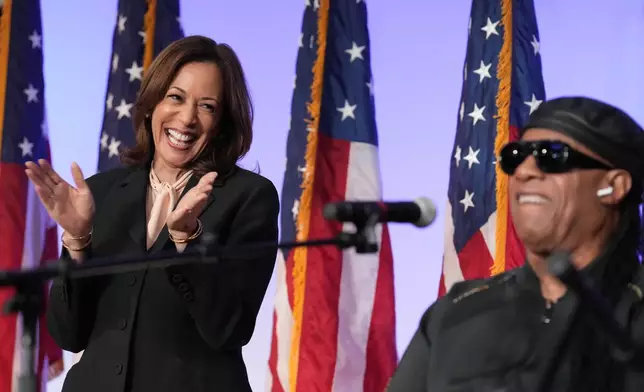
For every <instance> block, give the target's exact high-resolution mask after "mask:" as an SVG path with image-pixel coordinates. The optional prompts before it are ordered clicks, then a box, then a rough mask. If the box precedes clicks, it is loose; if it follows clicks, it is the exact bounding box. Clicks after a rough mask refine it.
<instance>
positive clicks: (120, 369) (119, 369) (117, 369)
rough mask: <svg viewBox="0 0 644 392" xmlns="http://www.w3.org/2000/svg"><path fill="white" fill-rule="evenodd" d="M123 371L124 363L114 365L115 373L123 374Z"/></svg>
mask: <svg viewBox="0 0 644 392" xmlns="http://www.w3.org/2000/svg"><path fill="white" fill-rule="evenodd" d="M121 373H123V365H121V364H120V363H118V364H116V365H115V366H114V374H121Z"/></svg>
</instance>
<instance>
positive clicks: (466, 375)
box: [388, 97, 644, 392]
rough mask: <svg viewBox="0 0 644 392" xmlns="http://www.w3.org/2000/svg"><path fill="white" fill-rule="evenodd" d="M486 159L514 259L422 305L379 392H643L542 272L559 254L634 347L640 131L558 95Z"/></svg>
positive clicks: (572, 297) (586, 102) (639, 373)
mask: <svg viewBox="0 0 644 392" xmlns="http://www.w3.org/2000/svg"><path fill="white" fill-rule="evenodd" d="M497 164H499V165H500V167H501V169H502V171H503V172H505V173H506V174H507V175H508V176H509V200H510V209H511V215H512V221H513V223H514V227H515V229H516V232H517V234H518V236H519V238H520V239H521V241H522V243H523V245H524V247H525V250H526V258H527V260H526V264H525V265H524V266H523V267H520V268H517V269H515V270H512V271H509V272H505V273H503V274H500V275H498V276H495V277H492V278H489V279H482V280H477V281H466V282H460V283H457V284H455V285H454V286H453V287H452V288H451V289H450V291H449V292H448V293H447V294H446V295H445V296H444V297H442V298H441V299H439V300H438V301H436V302H435V303H434V304H433V305H432V306H430V308H429V309H428V310H427V312H426V313H425V314H424V315H423V317H422V319H421V322H420V326H419V328H418V331H417V332H416V334H415V335H414V337H413V338H412V341H411V342H410V344H409V347H408V348H407V350H406V352H405V354H404V355H403V358H402V360H401V363H400V364H399V367H398V369H397V371H396V374H395V375H394V377H393V378H392V380H391V383H390V385H389V388H388V391H389V392H430V391H431V392H448V391H449V392H464V391H499V392H501V391H507V392H511V391H512V392H515V391H516V392H519V391H549V392H559V391H579V392H589V391H610V392H631V391H632V392H635V391H644V365H642V363H641V362H640V363H638V362H637V361H628V362H624V361H620V359H619V358H618V356H617V355H615V353H616V351H615V349H614V347H613V346H611V345H610V343H609V341H608V339H607V337H606V336H607V335H606V334H605V333H603V331H602V329H601V328H600V327H599V325H598V323H596V322H595V321H596V320H595V319H594V318H593V314H594V313H593V312H591V311H589V309H588V304H587V303H582V302H581V300H580V298H579V297H578V296H577V294H576V293H575V292H573V291H572V290H568V289H567V286H566V285H564V284H563V283H562V282H561V281H560V280H558V279H557V278H556V277H555V276H554V275H552V274H550V272H549V269H548V266H547V260H548V258H549V257H550V256H551V255H553V254H557V253H558V252H567V254H568V255H569V261H570V263H571V264H572V265H573V266H574V267H575V268H576V269H577V270H578V271H579V273H580V274H583V276H585V277H587V278H588V279H589V280H590V281H591V282H592V284H593V286H594V287H595V288H596V289H597V291H598V292H601V293H602V295H603V296H604V297H605V299H606V300H607V301H608V302H609V303H610V304H611V306H612V309H614V313H615V315H616V317H617V319H618V320H620V321H621V322H623V323H624V324H626V325H628V329H629V331H630V332H631V333H632V335H633V338H634V340H635V341H636V342H639V343H640V344H642V346H643V347H644V312H643V310H644V302H642V291H644V279H643V278H642V277H644V274H642V275H641V276H638V272H639V270H640V261H639V260H640V259H639V256H640V254H641V252H640V251H641V236H642V230H641V222H640V205H641V203H642V186H643V180H644V130H642V128H641V127H640V126H639V125H638V124H637V123H636V122H635V121H634V120H633V119H631V118H630V117H629V116H628V115H627V114H625V113H624V112H622V111H621V110H619V109H617V108H615V107H613V106H610V105H608V104H606V103H603V102H599V101H596V100H593V99H589V98H583V97H566V98H559V99H555V100H551V101H548V102H545V103H543V104H542V105H541V106H540V107H539V109H537V110H536V111H535V112H534V113H533V115H532V116H531V117H530V119H529V122H528V124H527V125H526V126H525V127H524V128H523V129H522V130H521V135H520V140H519V141H517V142H512V143H509V144H507V145H506V146H504V147H503V149H502V150H501V152H500V156H499V157H497ZM638 278H639V281H638Z"/></svg>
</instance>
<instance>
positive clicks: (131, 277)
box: [127, 275, 136, 286]
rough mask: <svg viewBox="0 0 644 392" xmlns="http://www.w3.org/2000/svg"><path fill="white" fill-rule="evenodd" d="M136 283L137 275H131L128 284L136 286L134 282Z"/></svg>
mask: <svg viewBox="0 0 644 392" xmlns="http://www.w3.org/2000/svg"><path fill="white" fill-rule="evenodd" d="M135 283H136V276H134V275H131V276H130V277H129V278H128V279H127V285H128V286H134V284H135Z"/></svg>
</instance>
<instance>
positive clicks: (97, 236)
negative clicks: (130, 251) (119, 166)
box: [93, 168, 148, 251]
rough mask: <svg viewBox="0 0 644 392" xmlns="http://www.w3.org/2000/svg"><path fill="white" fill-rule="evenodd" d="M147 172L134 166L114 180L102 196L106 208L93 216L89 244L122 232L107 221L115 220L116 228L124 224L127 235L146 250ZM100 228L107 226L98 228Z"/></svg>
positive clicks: (109, 238) (119, 235) (96, 245)
mask: <svg viewBox="0 0 644 392" xmlns="http://www.w3.org/2000/svg"><path fill="white" fill-rule="evenodd" d="M147 186H148V171H147V170H145V169H144V168H140V169H135V170H134V171H132V172H131V173H130V174H128V175H127V176H126V177H125V178H124V179H123V180H121V181H120V182H117V183H116V184H115V185H114V187H113V188H112V190H111V191H110V193H109V194H108V195H107V196H105V200H106V201H107V203H106V204H107V207H106V208H103V209H102V211H101V213H100V214H99V215H97V216H96V218H95V224H94V226H95V227H94V235H93V237H94V238H93V243H94V246H95V247H99V246H100V245H101V244H102V243H106V242H108V241H110V240H113V239H114V238H115V237H120V238H122V237H121V236H122V235H123V234H124V233H122V232H114V231H113V230H114V229H115V226H114V225H110V224H106V223H107V222H119V223H120V224H118V225H117V226H116V229H117V230H121V229H122V228H123V227H127V236H128V237H130V239H131V240H132V241H133V242H134V243H135V244H136V245H137V248H139V249H141V250H142V251H145V250H146V237H145V235H146V220H147V219H146V218H147V217H146V209H145V201H146V196H147ZM102 227H105V228H107V229H106V230H101V228H102Z"/></svg>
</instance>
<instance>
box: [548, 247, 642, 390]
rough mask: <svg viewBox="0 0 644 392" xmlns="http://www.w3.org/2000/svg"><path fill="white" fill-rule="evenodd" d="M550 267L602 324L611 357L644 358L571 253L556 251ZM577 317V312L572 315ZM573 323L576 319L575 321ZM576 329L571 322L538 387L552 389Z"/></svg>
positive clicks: (583, 308) (623, 360)
mask: <svg viewBox="0 0 644 392" xmlns="http://www.w3.org/2000/svg"><path fill="white" fill-rule="evenodd" d="M547 263H548V269H549V271H550V273H551V274H552V275H554V276H555V277H556V278H558V279H559V280H560V281H561V282H563V283H564V284H565V285H566V287H567V288H568V289H569V290H571V291H572V292H574V293H575V294H576V295H577V297H578V298H579V309H578V310H576V312H590V314H591V315H592V316H593V318H594V320H595V322H596V323H597V324H598V325H599V328H600V330H601V331H602V332H603V333H604V334H605V336H606V338H607V339H608V341H609V343H610V345H611V346H612V349H613V350H611V351H612V352H611V355H612V357H613V358H614V359H615V360H616V361H618V362H621V363H629V362H631V361H638V360H641V359H642V355H643V354H644V351H643V349H642V347H638V345H636V344H635V343H634V341H633V339H632V338H631V334H630V332H629V330H628V327H627V326H625V325H622V324H621V323H620V322H618V321H617V319H616V318H615V316H614V309H613V308H612V306H611V304H610V303H609V302H608V300H606V298H604V297H603V296H602V295H601V294H600V293H599V292H598V291H597V290H595V289H594V288H593V287H592V283H591V282H590V281H589V280H588V279H587V278H586V277H585V276H584V275H583V272H578V271H577V269H576V268H575V267H574V266H573V265H572V263H571V262H570V258H569V254H568V253H565V252H559V253H555V254H553V255H552V256H550V257H549V258H548V260H547ZM573 317H578V315H573ZM573 325H574V323H573ZM572 333H573V331H572V328H571V327H570V326H569V327H568V328H567V331H566V333H565V334H564V336H563V338H562V340H560V344H558V345H557V346H556V348H555V352H554V355H553V356H552V357H551V358H553V363H550V364H547V368H546V372H545V374H543V378H542V379H541V380H540V381H541V382H540V388H539V389H538V390H539V391H543V392H546V391H549V390H550V389H551V388H552V384H553V382H554V378H555V375H556V373H557V372H556V369H558V368H559V364H560V362H561V361H562V359H563V356H564V355H563V354H564V352H563V351H564V350H565V347H566V344H563V343H565V342H566V341H568V340H569V338H570V336H571V334H572Z"/></svg>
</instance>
